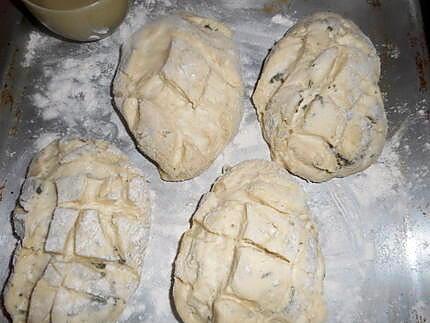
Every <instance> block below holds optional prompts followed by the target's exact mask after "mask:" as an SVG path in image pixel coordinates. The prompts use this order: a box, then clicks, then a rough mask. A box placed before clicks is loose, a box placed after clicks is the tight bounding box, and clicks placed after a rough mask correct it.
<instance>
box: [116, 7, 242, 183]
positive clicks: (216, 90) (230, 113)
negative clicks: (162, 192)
mask: <svg viewBox="0 0 430 323" xmlns="http://www.w3.org/2000/svg"><path fill="white" fill-rule="evenodd" d="M231 37H232V34H231V31H230V30H229V29H228V28H227V27H225V26H224V25H223V24H221V23H219V22H217V21H215V20H211V19H207V18H201V17H196V16H192V15H190V14H187V13H183V14H182V15H179V16H169V17H166V18H162V19H160V20H158V21H156V22H153V23H150V24H147V25H146V26H144V28H143V29H142V30H141V31H139V32H137V33H136V34H134V35H133V37H132V39H131V40H130V41H129V42H128V43H127V44H126V45H124V46H123V48H122V58H121V63H120V66H119V69H118V73H117V76H116V77H115V80H114V88H113V92H114V97H115V102H116V105H117V107H118V109H119V111H120V113H121V114H122V115H123V116H124V119H125V121H126V123H127V125H128V127H129V129H130V131H131V133H132V135H133V136H134V138H135V140H136V142H137V146H138V148H139V149H140V150H141V151H142V152H143V153H144V154H145V155H146V156H148V157H149V158H150V159H151V160H153V161H154V162H155V163H156V164H157V166H158V168H159V172H160V176H161V177H162V179H164V180H169V181H179V180H186V179H190V178H193V177H195V176H197V175H199V174H200V173H201V172H203V171H204V170H206V169H207V168H208V167H209V166H210V165H211V164H212V162H213V161H214V160H215V158H216V157H217V155H218V154H219V153H220V152H221V151H222V150H223V149H224V147H225V145H226V144H227V143H228V142H229V141H230V140H231V139H232V138H233V137H234V136H235V134H236V132H237V130H238V128H239V124H240V120H241V118H242V113H243V107H242V102H241V100H242V99H241V97H242V92H243V86H242V81H241V78H240V74H239V67H238V66H239V63H238V58H237V53H236V50H235V47H234V44H233V41H232V38H231Z"/></svg>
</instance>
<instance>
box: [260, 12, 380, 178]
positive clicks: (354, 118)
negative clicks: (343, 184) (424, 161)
mask: <svg viewBox="0 0 430 323" xmlns="http://www.w3.org/2000/svg"><path fill="white" fill-rule="evenodd" d="M379 77H380V62H379V58H378V55H377V53H376V50H375V48H374V46H373V44H372V43H371V41H370V40H369V39H368V38H367V37H366V36H365V35H364V34H363V33H362V32H361V31H360V29H359V28H358V27H357V26H356V25H355V24H354V23H353V22H351V21H350V20H347V19H344V18H342V17H341V16H339V15H337V14H333V13H317V14H314V15H312V16H310V17H307V18H305V19H303V20H302V21H301V22H299V23H298V24H296V25H295V26H294V27H292V28H291V29H290V30H289V31H288V32H287V34H286V35H285V36H284V37H283V38H282V39H281V40H280V41H279V42H278V43H277V44H276V45H275V46H274V47H273V48H272V50H271V51H270V54H269V55H268V57H267V58H266V61H265V63H264V67H263V72H262V74H261V76H260V79H259V81H258V83H257V86H256V89H255V92H254V95H253V97H252V99H253V101H254V104H255V106H256V108H257V112H258V116H259V120H260V122H261V126H262V129H263V135H264V137H265V139H266V141H267V143H268V144H269V146H270V150H271V155H272V158H273V160H275V161H276V162H278V163H279V164H281V165H282V166H284V167H285V168H286V169H288V170H289V171H291V172H292V173H294V174H296V175H298V176H300V177H303V178H305V179H308V180H311V181H314V182H322V181H326V180H328V179H331V178H333V177H344V176H347V175H351V174H353V173H356V172H359V171H362V170H364V169H366V168H367V167H369V165H371V164H372V163H373V162H374V161H376V159H377V158H378V156H379V155H380V153H381V151H382V148H383V145H384V142H385V135H386V132H387V120H386V117H385V111H384V106H383V102H382V97H381V93H380V90H379V86H378V81H379Z"/></svg>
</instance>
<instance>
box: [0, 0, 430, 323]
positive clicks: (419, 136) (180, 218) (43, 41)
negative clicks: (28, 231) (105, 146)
mask: <svg viewBox="0 0 430 323" xmlns="http://www.w3.org/2000/svg"><path fill="white" fill-rule="evenodd" d="M17 5H18V7H19V4H17ZM1 6H3V7H1ZM176 10H188V11H191V12H194V13H196V14H200V15H204V16H210V17H214V18H217V19H220V20H221V21H223V22H225V23H226V24H228V25H229V26H231V27H232V29H233V30H234V31H235V40H236V42H237V44H238V47H239V51H240V55H241V65H242V66H241V68H242V74H243V78H244V82H245V86H246V97H245V99H244V105H245V115H244V118H243V121H242V124H241V128H240V131H239V134H238V135H237V137H236V138H235V139H234V140H233V142H232V143H231V144H229V145H228V146H227V148H226V149H225V151H224V152H223V153H222V154H221V155H220V156H219V158H218V159H217V160H216V161H215V163H214V164H213V165H212V167H211V168H210V169H209V170H208V171H207V172H205V173H204V174H202V175H201V176H199V177H197V178H195V179H193V180H190V181H186V182H182V183H167V182H163V181H161V180H160V179H159V176H158V173H157V172H156V169H155V167H154V165H152V164H151V163H150V162H148V161H147V160H146V159H145V158H144V157H143V156H142V155H140V154H139V153H138V152H137V151H136V149H135V148H134V145H133V143H132V141H131V140H130V138H129V137H128V135H127V133H126V131H125V129H124V127H123V125H122V123H121V121H120V120H119V118H118V116H117V114H116V112H115V111H114V110H113V108H112V103H111V96H110V94H111V92H110V90H111V89H110V86H111V81H112V78H113V75H114V73H115V69H116V66H117V63H118V57H119V46H120V44H121V43H122V42H123V41H124V40H125V39H127V37H129V36H130V34H131V33H132V32H133V31H134V30H136V29H137V28H139V26H141V25H142V24H144V23H145V22H146V21H149V20H151V19H155V18H157V17H159V16H161V15H165V14H168V13H171V12H174V11H176ZM321 10H331V11H334V12H337V13H340V14H342V15H344V16H346V17H348V18H351V19H353V20H354V21H355V22H356V23H357V24H358V25H359V26H360V28H361V29H362V30H363V31H364V32H365V33H366V34H367V35H368V36H369V37H370V38H371V39H372V41H373V42H374V43H375V46H376V48H377V50H378V52H379V54H380V57H381V62H382V79H381V83H380V85H381V89H382V91H383V93H384V100H385V106H386V111H387V116H388V120H389V134H388V138H387V144H386V146H385V149H384V152H383V154H382V156H381V158H380V159H379V161H378V163H376V164H375V165H373V166H372V167H370V168H369V169H368V170H366V171H365V172H362V173H360V174H356V175H353V176H350V177H348V178H344V179H334V180H331V181H329V182H328V183H323V184H311V183H306V182H304V181H301V180H299V179H297V181H299V182H300V183H301V184H302V185H303V187H304V188H305V190H306V191H307V192H308V193H309V205H310V207H311V210H312V213H313V215H314V217H315V220H316V222H317V224H318V228H319V232H320V241H321V245H322V250H323V253H324V256H325V259H326V269H327V276H326V280H325V297H326V300H327V305H328V309H329V319H328V321H329V322H417V323H423V322H426V321H428V320H430V270H429V269H430V215H429V212H430V207H429V198H430V187H429V186H430V174H429V161H430V120H429V107H428V104H429V100H430V96H429V89H428V79H429V76H430V73H429V65H428V55H427V51H426V44H425V42H424V37H423V34H422V24H421V17H420V10H419V6H418V2H417V1H414V0H409V1H406V0H399V1H388V0H386V1H383V0H367V1H366V0H354V1H352V0H351V1H343V0H320V1H311V0H300V1H299V0H289V1H285V0H275V1H273V0H236V1H229V0H219V1H205V2H203V1H197V0H183V1H179V0H177V1H176V0H160V1H158V0H147V1H134V2H132V5H131V8H130V12H129V15H128V16H127V19H126V21H125V22H124V24H123V25H122V26H121V27H120V29H119V30H118V31H117V32H115V34H114V35H112V36H111V37H110V38H108V39H105V40H102V41H100V42H96V43H86V44H78V43H71V42H65V41H63V40H61V39H58V38H56V37H55V35H52V34H51V33H49V32H48V31H46V30H45V29H43V28H42V27H41V26H40V25H37V24H36V23H35V22H34V21H33V20H31V19H30V20H29V19H28V15H27V16H26V17H24V18H23V17H22V16H21V13H20V11H19V10H17V9H16V8H14V7H11V6H8V5H7V4H6V5H5V4H4V2H3V3H2V4H1V5H0V17H1V18H3V17H5V18H4V19H1V22H0V73H1V77H2V78H1V83H0V85H1V88H0V89H1V90H0V91H1V93H0V94H1V96H0V111H1V113H0V151H1V154H0V171H1V174H0V278H1V282H2V283H3V282H4V281H5V280H6V278H7V275H8V273H9V261H10V255H11V253H12V250H13V248H14V246H15V239H14V237H13V235H12V231H11V224H10V212H11V211H12V209H13V207H14V205H15V201H16V199H17V197H18V194H19V188H20V185H21V183H22V181H23V179H24V176H25V171H26V168H27V166H28V163H29V161H30V159H31V157H32V156H33V154H34V153H35V152H36V151H38V150H39V149H40V148H42V147H43V146H44V145H46V144H48V143H49V142H50V140H53V139H54V138H57V137H61V136H80V137H87V138H99V139H106V140H109V141H111V142H113V143H114V144H116V145H117V146H118V147H120V148H121V149H122V150H123V151H124V152H126V153H127V154H128V155H129V156H130V158H131V159H132V160H133V162H134V163H135V165H136V166H138V167H139V168H141V169H143V170H144V172H145V174H146V176H147V179H148V182H149V186H150V188H151V194H152V202H153V203H152V204H153V212H152V229H151V239H150V244H149V247H148V252H147V255H146V258H145V265H144V270H143V272H144V274H143V279H142V282H141V286H140V287H139V289H138V291H137V292H136V294H135V296H134V297H133V299H132V300H131V302H130V305H129V306H128V308H127V309H126V310H125V312H124V314H123V316H122V319H121V321H123V322H177V317H176V316H175V313H174V310H173V307H172V300H171V295H170V288H171V275H172V263H173V261H174V258H175V255H176V252H177V247H178V241H179V238H180V236H181V234H182V233H183V232H184V231H185V230H186V229H187V228H188V226H189V219H190V217H191V215H192V213H193V212H194V210H195V208H196V205H197V203H198V201H199V199H200V197H201V195H202V194H203V193H205V192H207V191H208V190H209V188H210V185H211V184H212V183H213V181H214V179H215V178H216V177H218V176H219V175H220V174H221V170H222V167H223V166H225V165H234V164H236V163H237V162H239V161H241V160H245V159H251V158H264V159H268V158H269V152H268V149H267V146H266V144H265V143H264V141H263V139H262V136H261V132H260V128H259V125H258V122H257V120H256V115H255V110H254V109H253V107H252V104H251V102H250V100H249V96H250V94H251V92H252V90H253V87H254V85H255V82H256V80H257V77H258V74H259V71H260V68H261V64H262V62H263V59H264V57H265V56H266V54H267V51H268V49H269V48H270V47H271V46H272V45H273V43H274V42H275V41H276V40H278V39H279V38H280V37H281V36H282V35H283V34H284V33H285V31H286V30H287V29H288V28H289V27H290V26H291V25H292V24H293V23H294V22H295V21H296V20H297V19H300V18H301V17H303V16H305V15H307V14H310V13H313V12H315V11H321ZM0 320H1V321H6V318H5V316H1V318H0Z"/></svg>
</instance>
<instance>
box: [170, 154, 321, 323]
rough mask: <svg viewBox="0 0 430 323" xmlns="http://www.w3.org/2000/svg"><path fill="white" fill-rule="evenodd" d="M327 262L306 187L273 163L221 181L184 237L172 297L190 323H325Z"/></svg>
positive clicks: (232, 172) (233, 172)
mask: <svg viewBox="0 0 430 323" xmlns="http://www.w3.org/2000/svg"><path fill="white" fill-rule="evenodd" d="M323 278H324V263H323V258H322V255H321V252H320V248H319V245H318V235H317V230H316V228H315V225H314V224H313V222H312V220H311V219H310V216H309V211H308V209H307V207H306V204H305V195H304V192H303V191H302V189H301V188H300V187H299V186H298V185H297V184H296V183H295V182H293V180H292V178H291V175H289V174H288V173H287V172H286V171H285V170H283V169H282V168H281V167H280V166H278V165H277V164H275V163H273V162H269V161H262V160H254V161H246V162H242V163H240V164H238V165H237V166H235V167H233V168H231V169H229V170H228V171H227V173H226V174H225V175H223V176H222V177H221V178H219V179H218V180H217V181H216V182H215V184H214V186H213V187H212V189H211V191H210V192H209V193H207V194H206V195H205V196H204V197H203V199H202V202H201V203H200V205H199V207H198V209H197V211H196V213H195V214H194V216H193V219H192V226H191V228H190V229H189V230H188V231H187V232H185V234H184V235H183V237H182V241H181V245H180V248H179V254H178V256H177V259H176V262H175V273H174V286H173V297H174V301H175V305H176V309H177V310H178V313H179V315H180V316H181V318H182V319H183V321H184V322H185V323H203V322H216V323H231V322H247V323H250V322H255V323H262V322H273V323H274V322H321V321H323V320H324V319H325V312H326V311H325V302H324V299H323V292H322V289H323Z"/></svg>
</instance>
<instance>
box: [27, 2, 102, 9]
mask: <svg viewBox="0 0 430 323" xmlns="http://www.w3.org/2000/svg"><path fill="white" fill-rule="evenodd" d="M30 2H32V3H34V4H36V5H38V6H41V7H44V8H48V9H54V10H72V9H77V8H82V7H85V6H88V5H90V4H92V3H94V2H97V0H30Z"/></svg>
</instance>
